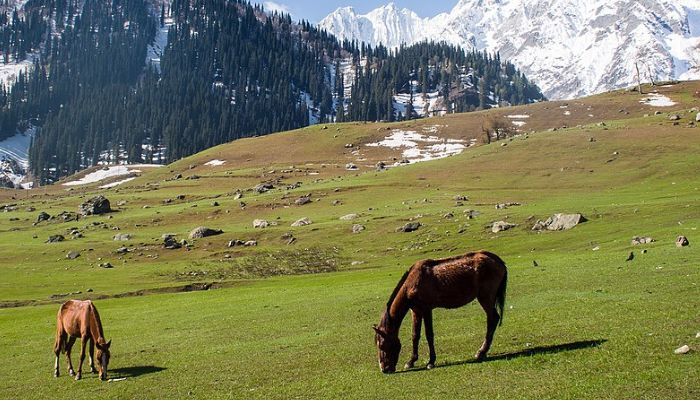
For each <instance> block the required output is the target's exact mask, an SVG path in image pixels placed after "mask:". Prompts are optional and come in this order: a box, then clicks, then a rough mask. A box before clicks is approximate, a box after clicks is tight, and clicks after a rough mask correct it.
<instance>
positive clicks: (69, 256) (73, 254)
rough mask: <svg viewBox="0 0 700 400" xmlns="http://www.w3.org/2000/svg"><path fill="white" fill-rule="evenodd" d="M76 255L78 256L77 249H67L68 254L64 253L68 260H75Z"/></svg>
mask: <svg viewBox="0 0 700 400" xmlns="http://www.w3.org/2000/svg"><path fill="white" fill-rule="evenodd" d="M78 257H80V252H77V251H69V252H68V254H66V258H67V259H69V260H75V259H76V258H78Z"/></svg>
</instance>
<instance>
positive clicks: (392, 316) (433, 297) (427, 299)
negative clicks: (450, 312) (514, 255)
mask: <svg viewBox="0 0 700 400" xmlns="http://www.w3.org/2000/svg"><path fill="white" fill-rule="evenodd" d="M507 282H508V270H507V269H506V265H505V263H504V262H503V260H501V259H500V258H499V257H498V256H497V255H495V254H493V253H489V252H486V251H479V252H476V253H468V254H465V255H462V256H456V257H451V258H444V259H441V260H422V261H418V262H417V263H415V264H413V266H412V267H411V268H409V270H408V271H406V273H405V274H404V275H403V277H402V278H401V280H399V283H398V285H396V288H395V289H394V292H393V293H392V294H391V297H390V298H389V302H388V303H387V305H386V310H385V311H384V313H383V314H382V318H381V321H380V322H379V326H377V325H375V326H374V331H375V332H376V336H375V341H376V344H377V349H378V353H379V368H380V369H381V370H382V372H384V373H390V372H394V371H396V364H397V362H398V359H399V352H400V351H401V342H400V341H399V328H400V327H401V322H402V321H403V319H404V317H405V316H406V313H408V310H409V309H410V310H411V311H413V355H412V356H411V359H410V360H408V362H407V363H406V366H405V368H407V369H408V368H413V364H414V363H415V362H416V360H418V342H419V340H420V328H421V320H424V321H425V336H426V339H427V340H428V347H429V349H430V360H428V365H427V368H428V369H431V368H433V367H434V366H435V346H434V343H433V309H434V308H438V307H440V308H457V307H462V306H463V305H466V304H468V303H470V302H471V301H472V300H474V299H475V298H476V299H477V300H479V304H481V306H482V307H483V308H484V311H486V321H487V326H486V339H485V340H484V343H483V344H482V345H481V348H480V349H479V351H478V352H477V353H476V358H477V360H483V359H484V358H485V357H486V353H487V352H488V351H489V348H490V347H491V341H492V340H493V334H494V332H495V331H496V327H497V326H498V323H499V321H501V322H502V321H503V306H504V304H505V299H506V284H507ZM496 307H498V309H499V310H500V313H499V312H498V311H497V310H496ZM499 314H500V315H499Z"/></svg>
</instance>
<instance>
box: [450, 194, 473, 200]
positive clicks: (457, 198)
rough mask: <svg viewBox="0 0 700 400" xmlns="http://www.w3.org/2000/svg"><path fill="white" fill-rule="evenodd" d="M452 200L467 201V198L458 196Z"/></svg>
mask: <svg viewBox="0 0 700 400" xmlns="http://www.w3.org/2000/svg"><path fill="white" fill-rule="evenodd" d="M453 199H454V201H469V198H468V197H467V196H462V195H460V194H458V195H456V196H455V197H453Z"/></svg>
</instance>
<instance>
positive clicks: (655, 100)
mask: <svg viewBox="0 0 700 400" xmlns="http://www.w3.org/2000/svg"><path fill="white" fill-rule="evenodd" d="M639 102H640V103H642V104H646V105H648V106H652V107H671V106H675V105H676V102H674V101H673V100H671V99H670V98H668V97H667V96H664V95H663V94H658V93H651V94H649V96H647V97H646V98H643V99H641V100H639Z"/></svg>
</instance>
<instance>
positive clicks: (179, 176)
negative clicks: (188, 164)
mask: <svg viewBox="0 0 700 400" xmlns="http://www.w3.org/2000/svg"><path fill="white" fill-rule="evenodd" d="M173 179H174V180H178V179H182V174H176V175H175V176H174V177H173Z"/></svg>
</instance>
